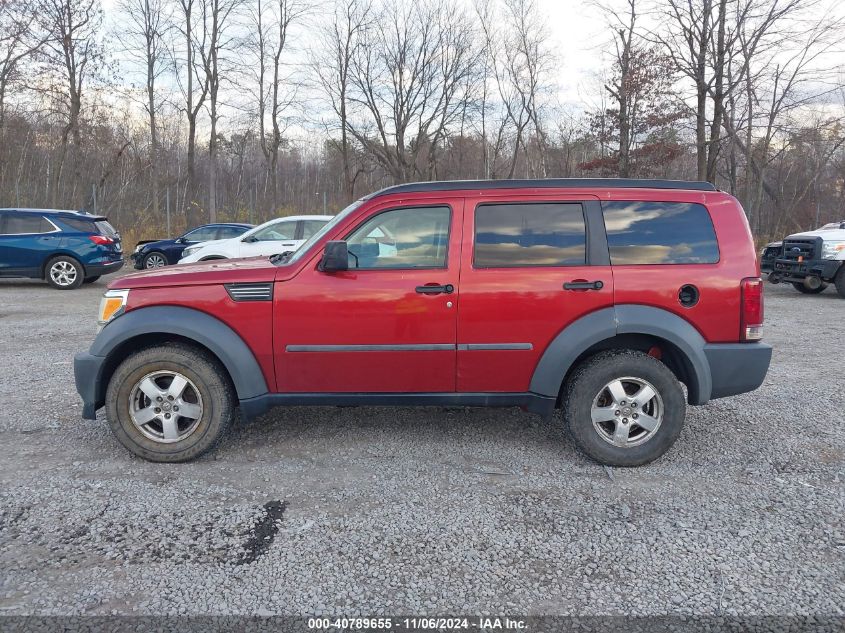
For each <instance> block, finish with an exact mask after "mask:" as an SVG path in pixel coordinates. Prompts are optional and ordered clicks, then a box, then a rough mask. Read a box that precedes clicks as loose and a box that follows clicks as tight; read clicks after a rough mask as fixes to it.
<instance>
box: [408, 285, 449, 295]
mask: <svg viewBox="0 0 845 633" xmlns="http://www.w3.org/2000/svg"><path fill="white" fill-rule="evenodd" d="M417 292H418V293H419V294H421V295H439V294H442V293H444V292H445V293H446V294H447V295H450V294H452V293H453V292H455V286H453V285H452V284H446V285H445V286H441V285H439V284H426V285H424V286H417Z"/></svg>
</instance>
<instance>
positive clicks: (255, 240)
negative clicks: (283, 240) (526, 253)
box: [241, 235, 258, 244]
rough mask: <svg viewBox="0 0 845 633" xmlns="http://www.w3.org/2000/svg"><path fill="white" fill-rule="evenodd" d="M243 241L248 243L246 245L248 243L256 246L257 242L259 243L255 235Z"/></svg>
mask: <svg viewBox="0 0 845 633" xmlns="http://www.w3.org/2000/svg"><path fill="white" fill-rule="evenodd" d="M241 241H242V242H246V243H248V244H254V243H255V242H257V241H258V238H257V237H255V236H254V235H250V236H249V237H245V238H244V239H242V240H241Z"/></svg>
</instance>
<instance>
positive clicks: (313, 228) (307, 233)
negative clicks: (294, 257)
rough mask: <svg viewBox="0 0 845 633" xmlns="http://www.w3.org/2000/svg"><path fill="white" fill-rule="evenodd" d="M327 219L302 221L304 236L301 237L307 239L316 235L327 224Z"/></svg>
mask: <svg viewBox="0 0 845 633" xmlns="http://www.w3.org/2000/svg"><path fill="white" fill-rule="evenodd" d="M326 222H327V220H303V221H302V237H300V238H299V239H302V240H307V239H308V238H309V237H311V236H312V235H314V233H316V232H317V231H319V230H320V229H321V228H323V226H324V225H325V224H326Z"/></svg>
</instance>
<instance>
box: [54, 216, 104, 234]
mask: <svg viewBox="0 0 845 633" xmlns="http://www.w3.org/2000/svg"><path fill="white" fill-rule="evenodd" d="M59 221H60V222H61V223H62V224H67V225H68V226H69V227H70V228H72V229H73V230H74V231H81V232H82V233H96V232H97V227H95V226H94V223H93V222H91V221H90V220H79V219H77V218H63V217H59Z"/></svg>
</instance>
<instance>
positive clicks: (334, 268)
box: [320, 241, 349, 273]
mask: <svg viewBox="0 0 845 633" xmlns="http://www.w3.org/2000/svg"><path fill="white" fill-rule="evenodd" d="M320 270H322V271H323V272H326V273H335V272H340V271H343V270H349V250H348V249H347V247H346V242H343V241H337V242H326V249H325V250H324V251H323V260H322V261H321V262H320Z"/></svg>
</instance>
